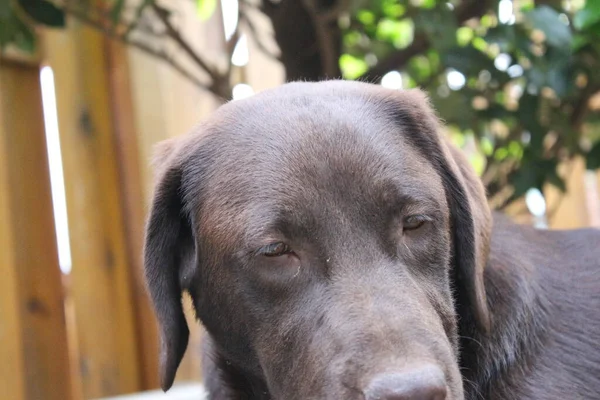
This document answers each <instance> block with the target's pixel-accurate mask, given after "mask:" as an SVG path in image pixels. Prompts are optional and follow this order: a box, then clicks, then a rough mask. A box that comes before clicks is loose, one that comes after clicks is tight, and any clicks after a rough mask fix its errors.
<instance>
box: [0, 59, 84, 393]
mask: <svg viewBox="0 0 600 400" xmlns="http://www.w3.org/2000/svg"><path fill="white" fill-rule="evenodd" d="M0 115H1V117H0V119H1V120H0V142H1V144H0V192H1V194H0V216H1V220H2V222H1V223H0V225H2V227H1V228H0V248H1V249H2V250H1V251H0V253H2V254H1V255H0V260H1V261H0V262H1V265H0V268H1V275H2V279H1V280H2V283H1V284H0V290H1V293H0V302H1V303H2V305H1V309H2V314H1V315H0V337H1V340H0V352H1V353H2V357H3V359H2V360H1V361H0V363H1V364H2V366H1V367H0V387H1V388H2V389H1V390H2V391H3V395H2V397H3V398H10V399H31V400H34V399H48V400H65V399H67V400H68V399H72V394H71V385H70V375H69V374H70V368H69V359H68V350H67V334H66V327H65V317H64V309H63V289H62V284H61V276H60V275H61V272H60V269H59V266H58V254H57V247H56V236H55V230H54V218H53V210H52V199H51V190H50V180H49V173H48V159H47V153H46V141H45V137H44V125H43V113H42V103H41V93H40V84H39V69H38V67H37V66H25V65H24V64H21V65H19V64H14V65H13V64H5V63H4V64H0ZM5 324H6V325H5ZM5 335H6V336H5ZM4 357H6V358H4ZM6 391H8V393H7V392H6ZM5 396H8V397H5Z"/></svg>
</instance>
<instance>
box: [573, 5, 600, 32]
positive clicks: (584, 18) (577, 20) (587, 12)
mask: <svg viewBox="0 0 600 400" xmlns="http://www.w3.org/2000/svg"><path fill="white" fill-rule="evenodd" d="M599 22H600V1H598V0H589V1H587V2H586V3H585V7H583V8H582V9H581V10H579V11H578V12H577V14H575V17H574V18H573V26H575V28H576V29H578V30H584V29H588V28H590V27H591V26H592V25H595V24H597V23H599Z"/></svg>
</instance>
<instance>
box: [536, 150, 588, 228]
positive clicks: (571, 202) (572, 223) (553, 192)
mask: <svg viewBox="0 0 600 400" xmlns="http://www.w3.org/2000/svg"><path fill="white" fill-rule="evenodd" d="M570 163H571V165H570V166H567V165H564V167H566V169H569V168H570V171H569V173H568V174H567V175H566V186H567V192H566V193H561V192H560V191H559V190H558V189H557V188H555V187H553V186H551V185H547V186H546V187H545V188H544V189H545V190H544V195H545V196H546V202H547V204H548V207H549V211H550V212H554V213H553V215H551V216H550V217H551V218H550V221H549V225H550V227H551V228H553V229H575V228H581V227H585V226H589V223H590V219H589V216H588V208H587V204H586V196H587V195H586V188H585V184H584V174H585V160H583V159H582V158H575V159H573V160H572V161H570ZM557 204H558V207H557V206H556V205H557Z"/></svg>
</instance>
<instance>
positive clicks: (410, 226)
mask: <svg viewBox="0 0 600 400" xmlns="http://www.w3.org/2000/svg"><path fill="white" fill-rule="evenodd" d="M429 220H430V219H429V218H428V217H426V216H424V215H410V216H408V217H406V218H404V221H403V223H402V229H403V230H405V231H414V230H415V229H419V228H420V227H422V226H423V224H424V223H425V222H427V221H429Z"/></svg>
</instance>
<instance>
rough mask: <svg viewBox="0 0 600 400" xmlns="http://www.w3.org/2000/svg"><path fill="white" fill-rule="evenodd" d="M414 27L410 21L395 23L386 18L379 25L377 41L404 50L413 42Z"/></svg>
mask: <svg viewBox="0 0 600 400" xmlns="http://www.w3.org/2000/svg"><path fill="white" fill-rule="evenodd" d="M413 31H414V26H413V23H412V21H410V20H400V21H394V20H391V19H388V18H384V19H382V20H381V21H379V23H378V24H377V33H376V36H377V39H379V40H385V41H388V42H390V43H392V44H393V45H394V47H396V48H397V49H402V48H405V47H407V46H408V45H410V44H411V43H412V41H413Z"/></svg>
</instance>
